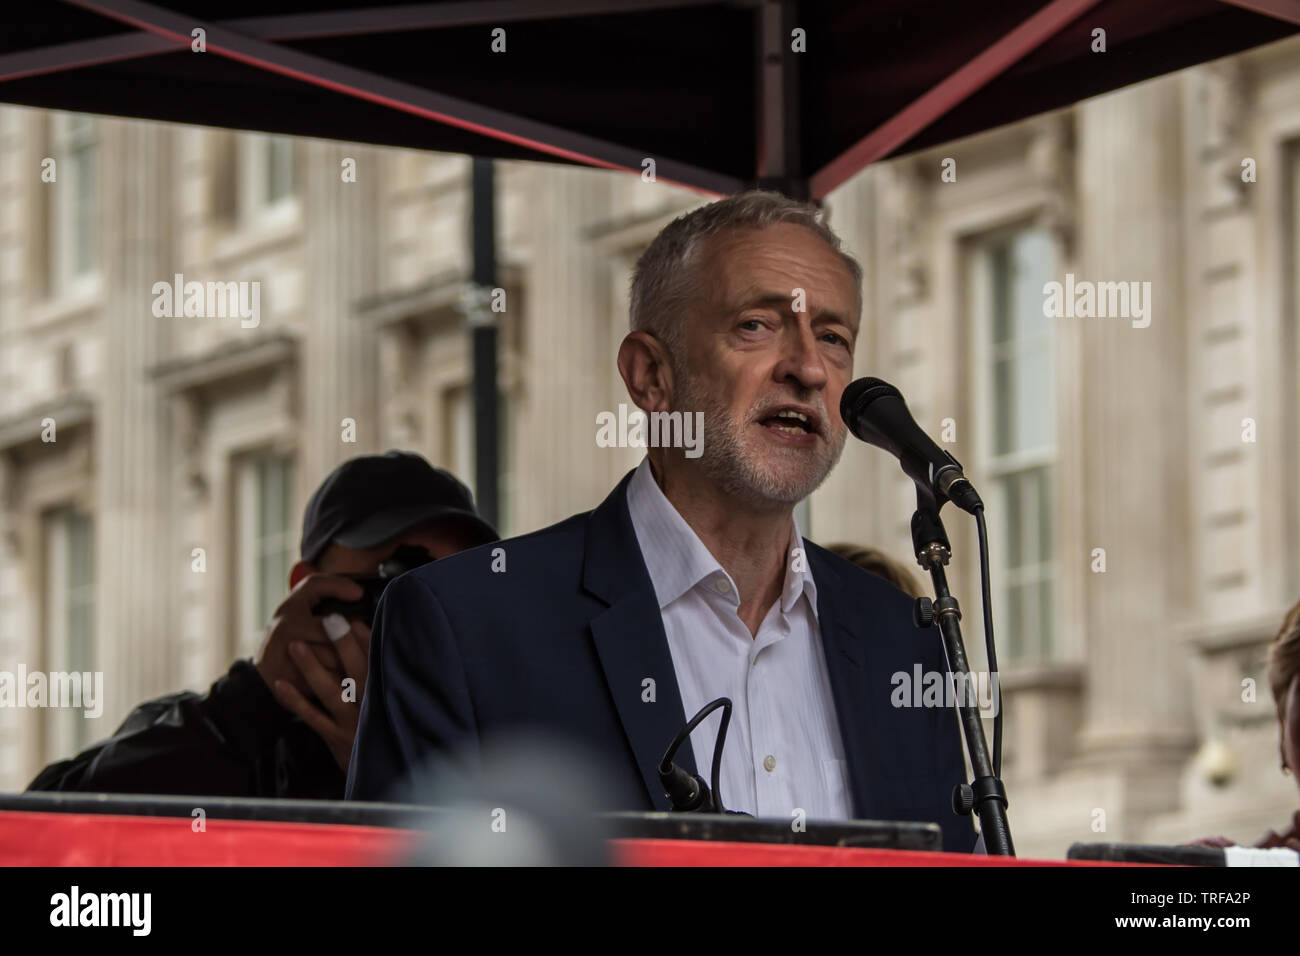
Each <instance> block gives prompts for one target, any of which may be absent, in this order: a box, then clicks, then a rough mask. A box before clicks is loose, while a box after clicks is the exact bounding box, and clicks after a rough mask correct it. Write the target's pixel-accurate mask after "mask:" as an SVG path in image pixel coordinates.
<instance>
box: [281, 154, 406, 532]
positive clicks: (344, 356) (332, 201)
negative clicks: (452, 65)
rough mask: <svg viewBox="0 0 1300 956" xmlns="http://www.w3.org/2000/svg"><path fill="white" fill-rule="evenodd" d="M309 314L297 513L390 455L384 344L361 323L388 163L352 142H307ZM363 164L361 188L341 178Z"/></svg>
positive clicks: (370, 289)
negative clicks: (347, 162) (384, 431)
mask: <svg viewBox="0 0 1300 956" xmlns="http://www.w3.org/2000/svg"><path fill="white" fill-rule="evenodd" d="M300 146H301V151H302V154H303V155H302V159H301V161H300V163H299V165H298V170H299V171H300V172H301V173H302V179H303V188H302V192H301V195H302V203H303V208H302V211H303V233H304V237H305V238H304V244H303V248H304V250H305V251H306V260H307V261H306V281H307V284H308V289H307V291H306V295H305V296H304V301H305V302H306V314H305V316H304V321H303V325H302V348H301V351H300V353H299V356H300V358H299V366H298V396H299V402H300V406H299V407H300V409H301V412H300V414H301V422H302V426H303V427H302V431H301V439H300V441H299V442H298V449H297V452H298V455H297V462H298V465H297V467H298V473H297V476H296V479H295V483H296V486H297V488H298V494H299V498H298V505H299V506H301V505H305V504H306V500H307V496H308V495H310V494H311V492H312V491H313V490H314V489H315V488H316V486H317V485H318V484H320V482H321V481H322V480H323V479H324V478H325V476H326V474H328V473H329V471H330V470H331V469H333V468H334V466H335V465H337V464H338V463H339V462H341V461H343V460H344V459H346V458H351V457H353V456H355V455H364V454H372V453H374V452H377V451H383V450H384V449H381V448H380V447H379V443H380V437H381V429H380V421H379V402H378V384H377V379H378V336H377V334H376V333H375V330H374V329H373V328H371V327H369V326H367V325H366V324H365V323H363V322H362V321H361V320H359V319H357V318H356V317H355V314H354V308H353V306H354V305H355V303H356V302H357V300H358V299H361V298H364V297H365V296H368V295H371V294H373V293H374V292H375V290H376V289H377V287H378V282H379V256H380V243H379V242H378V241H377V239H378V237H379V235H380V229H379V222H380V190H379V177H380V163H379V158H378V156H377V155H376V153H375V152H374V151H373V150H370V149H367V148H366V147H364V146H358V145H356V144H353V143H333V142H324V141H318V140H304V141H300ZM345 157H347V158H352V159H355V160H356V161H357V164H356V182H344V181H343V179H342V175H341V174H342V161H343V159H344V158H345ZM345 418H351V419H353V420H355V422H356V443H355V444H349V443H345V442H344V441H342V438H341V435H342V430H343V429H342V425H341V422H342V421H343V419H345Z"/></svg>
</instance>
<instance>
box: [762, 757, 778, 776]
mask: <svg viewBox="0 0 1300 956" xmlns="http://www.w3.org/2000/svg"><path fill="white" fill-rule="evenodd" d="M763 769H764V770H766V771H767V772H768V773H771V772H772V771H773V770H775V769H776V758H775V757H773V756H772V755H771V754H768V755H767V756H766V757H764V758H763Z"/></svg>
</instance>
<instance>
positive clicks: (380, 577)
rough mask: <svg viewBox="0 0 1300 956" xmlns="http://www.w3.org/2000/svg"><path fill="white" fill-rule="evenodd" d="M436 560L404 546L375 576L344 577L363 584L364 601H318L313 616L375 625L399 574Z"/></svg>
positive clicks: (414, 547) (419, 549)
mask: <svg viewBox="0 0 1300 956" xmlns="http://www.w3.org/2000/svg"><path fill="white" fill-rule="evenodd" d="M433 560H435V559H434V557H433V555H431V554H430V553H429V551H428V549H427V548H422V547H420V546H419V545H414V544H404V545H402V546H401V547H400V548H398V549H397V550H396V551H394V552H393V553H392V554H390V555H389V556H388V557H386V558H384V560H382V561H380V562H379V568H378V570H377V571H376V573H374V574H343V575H340V577H345V578H347V579H348V580H350V581H355V582H356V583H357V584H360V585H361V587H362V589H363V590H364V591H365V593H364V594H362V595H361V598H360V599H359V600H356V601H342V600H340V599H338V598H325V599H324V600H322V601H318V602H317V603H316V604H315V605H313V606H312V609H311V613H312V614H314V615H316V616H317V617H324V616H325V615H326V614H338V615H340V616H342V617H344V618H347V619H348V620H349V621H352V620H358V619H359V620H362V621H365V622H366V623H367V624H371V625H373V624H374V621H375V611H376V610H377V609H378V608H379V599H380V597H382V596H383V593H384V588H386V587H388V582H389V581H391V580H393V578H395V577H397V576H398V575H399V574H405V573H406V572H407V571H410V570H412V569H414V568H418V567H420V565H422V564H429V563H430V562H431V561H433Z"/></svg>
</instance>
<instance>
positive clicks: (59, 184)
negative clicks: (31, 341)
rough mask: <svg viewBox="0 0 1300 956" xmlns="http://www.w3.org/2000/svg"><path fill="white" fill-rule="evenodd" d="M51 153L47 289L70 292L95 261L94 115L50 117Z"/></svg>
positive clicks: (96, 184)
mask: <svg viewBox="0 0 1300 956" xmlns="http://www.w3.org/2000/svg"><path fill="white" fill-rule="evenodd" d="M50 120H51V147H52V149H51V155H52V158H53V159H54V161H55V172H56V174H57V178H56V180H55V181H54V182H53V183H49V184H47V186H48V189H49V192H48V193H47V196H48V201H49V234H48V235H49V271H48V279H49V282H48V288H47V290H46V291H47V292H48V293H49V294H51V295H58V294H65V293H74V292H76V291H77V289H78V288H79V287H80V286H83V285H84V284H85V283H86V282H87V281H88V280H90V279H92V278H93V277H94V275H95V272H96V270H97V268H98V266H99V246H98V239H99V228H98V227H99V217H98V211H99V210H98V200H99V182H98V175H99V174H98V156H97V152H98V147H97V145H96V129H95V120H94V118H93V117H91V116H86V115H84V114H81V113H55V114H53V115H52V116H51V118H50Z"/></svg>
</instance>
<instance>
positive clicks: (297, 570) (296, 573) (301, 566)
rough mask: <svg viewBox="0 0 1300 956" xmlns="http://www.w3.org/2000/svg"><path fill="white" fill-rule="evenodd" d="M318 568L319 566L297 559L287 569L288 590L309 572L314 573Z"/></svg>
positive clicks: (295, 585) (294, 586)
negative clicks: (295, 562)
mask: <svg viewBox="0 0 1300 956" xmlns="http://www.w3.org/2000/svg"><path fill="white" fill-rule="evenodd" d="M319 570H320V568H318V567H316V565H314V564H310V563H309V562H307V561H299V562H298V563H297V564H295V565H294V566H293V567H292V568H290V569H289V590H290V591H292V590H293V589H294V588H296V587H297V586H298V582H299V581H301V580H302V579H303V578H305V577H306V576H307V575H309V574H315V573H316V572H317V571H319Z"/></svg>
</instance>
